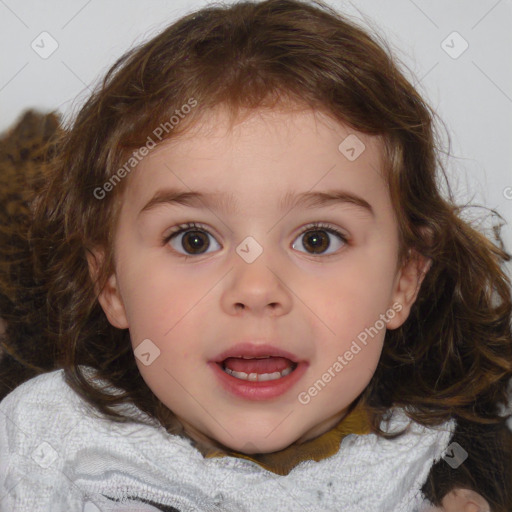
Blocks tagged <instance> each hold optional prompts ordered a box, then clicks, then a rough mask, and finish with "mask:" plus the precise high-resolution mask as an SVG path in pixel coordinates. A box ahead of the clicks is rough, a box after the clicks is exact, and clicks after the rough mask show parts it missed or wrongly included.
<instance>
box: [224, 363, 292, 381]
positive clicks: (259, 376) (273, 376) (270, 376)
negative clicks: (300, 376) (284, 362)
mask: <svg viewBox="0 0 512 512" xmlns="http://www.w3.org/2000/svg"><path fill="white" fill-rule="evenodd" d="M222 369H223V370H224V371H225V372H226V373H228V374H229V375H232V376H233V377H236V378H237V379H241V380H248V381H250V382H262V381H267V380H277V379H280V378H282V377H285V376H286V375H288V374H289V373H291V372H292V371H293V370H294V369H295V368H294V367H291V366H288V368H285V369H284V370H283V371H281V372H274V373H245V372H235V371H234V370H230V369H229V368H226V367H223V368H222Z"/></svg>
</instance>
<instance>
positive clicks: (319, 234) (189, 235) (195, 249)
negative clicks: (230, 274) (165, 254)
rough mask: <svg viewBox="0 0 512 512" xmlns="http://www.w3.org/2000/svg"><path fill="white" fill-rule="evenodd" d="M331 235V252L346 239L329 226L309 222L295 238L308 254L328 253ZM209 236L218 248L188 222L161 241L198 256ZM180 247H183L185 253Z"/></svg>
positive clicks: (203, 233) (200, 230)
mask: <svg viewBox="0 0 512 512" xmlns="http://www.w3.org/2000/svg"><path fill="white" fill-rule="evenodd" d="M306 235H307V236H306ZM333 236H334V237H336V238H337V243H338V244H340V245H339V246H338V247H336V242H335V244H334V245H335V247H334V251H333V252H336V250H338V249H340V247H342V246H343V245H345V244H346V243H347V242H348V241H347V238H346V237H345V236H344V235H342V234H341V233H340V232H339V231H338V230H337V229H335V228H333V227H331V226H325V225H322V224H311V225H309V226H306V228H305V229H304V230H303V231H302V233H301V234H300V235H299V236H298V237H297V238H296V239H295V240H299V241H300V245H301V246H302V247H303V248H305V249H306V251H307V252H309V253H310V254H320V255H330V254H332V253H325V251H326V250H327V249H329V248H331V238H332V237H333ZM210 238H211V239H212V240H214V243H215V244H217V247H213V250H218V249H220V245H219V243H218V242H217V241H216V240H215V238H214V237H213V235H212V234H211V233H209V232H208V231H207V230H206V229H204V228H201V227H199V226H198V225H196V224H194V223H190V224H186V225H181V226H178V229H177V230H176V231H174V232H172V233H171V234H169V235H167V236H166V237H165V238H164V240H163V242H164V244H167V243H170V244H171V246H172V247H173V249H175V250H176V251H177V252H178V253H180V254H181V255H184V256H186V255H191V256H200V255H202V254H207V252H208V249H209V248H210V241H209V239H210ZM298 245H299V244H298V243H297V242H295V243H293V244H292V248H293V249H297V246H298ZM180 249H184V250H185V253H183V252H182V251H181V250H180ZM210 252H211V251H210ZM301 252H302V251H301Z"/></svg>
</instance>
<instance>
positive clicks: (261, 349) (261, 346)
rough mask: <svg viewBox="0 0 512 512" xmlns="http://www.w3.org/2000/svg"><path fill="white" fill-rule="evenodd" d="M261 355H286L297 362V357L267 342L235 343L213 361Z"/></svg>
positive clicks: (219, 361) (220, 361) (218, 361)
mask: <svg viewBox="0 0 512 512" xmlns="http://www.w3.org/2000/svg"><path fill="white" fill-rule="evenodd" d="M244 356H245V357H261V356H274V357H286V358H287V359H290V361H292V362H294V363H298V362H299V358H298V357H297V356H296V355H295V354H292V353H291V352H288V351H287V350H283V349H281V348H278V347H275V346H273V345H270V344H268V343H250V342H248V343H247V342H246V343H237V344H236V345H233V346H232V347H230V348H228V349H227V350H225V351H224V352H222V353H221V354H219V355H218V356H216V357H215V358H214V359H213V362H214V363H222V361H224V360H225V359H227V358H228V357H244Z"/></svg>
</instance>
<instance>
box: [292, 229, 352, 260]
mask: <svg viewBox="0 0 512 512" xmlns="http://www.w3.org/2000/svg"><path fill="white" fill-rule="evenodd" d="M333 236H335V237H336V238H337V239H338V241H337V243H338V244H339V243H340V241H341V245H340V246H338V247H336V241H335V243H334V246H335V250H334V252H336V250H337V249H339V248H340V247H342V246H343V245H345V244H346V243H347V239H346V237H345V236H343V235H342V234H341V233H340V232H339V231H338V230H336V229H334V228H331V227H324V226H320V225H317V226H311V227H309V228H308V229H306V230H305V231H303V232H302V233H301V234H300V235H299V236H298V237H297V239H298V240H299V241H300V242H301V243H300V245H302V247H303V248H304V249H305V250H306V252H308V253H310V254H322V255H323V254H324V253H325V251H327V249H329V248H330V247H331V237H333ZM297 245H299V244H298V243H294V244H293V245H292V247H293V248H294V249H296V248H297ZM330 254H332V253H327V254H326V255H330Z"/></svg>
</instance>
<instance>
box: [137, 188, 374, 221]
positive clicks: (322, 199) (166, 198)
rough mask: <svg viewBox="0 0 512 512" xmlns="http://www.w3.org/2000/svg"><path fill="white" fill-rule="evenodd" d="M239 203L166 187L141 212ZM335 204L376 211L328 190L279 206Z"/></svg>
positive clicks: (287, 198) (292, 197)
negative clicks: (174, 207) (161, 207)
mask: <svg viewBox="0 0 512 512" xmlns="http://www.w3.org/2000/svg"><path fill="white" fill-rule="evenodd" d="M238 204H239V202H238V201H237V199H236V197H235V195H234V194H232V193H231V194H225V193H219V192H207V193H203V192H196V191H184V190H179V189H174V188H166V189H162V190H158V191H157V192H155V194H154V195H153V197H152V198H151V199H150V200H149V201H148V202H147V203H146V204H145V205H144V207H143V208H142V209H141V210H140V212H139V215H140V214H142V213H143V212H147V211H149V210H152V209H153V208H155V207H157V206H160V205H183V206H189V207H192V208H217V209H220V210H222V211H225V212H232V211H235V210H236V208H237V206H238ZM335 204H347V205H350V206H355V207H357V208H358V209H361V210H362V212H365V213H367V214H369V215H371V216H372V217H375V212H374V210H373V208H372V206H371V205H370V203H368V201H366V200H365V199H363V198H362V197H360V196H358V195H356V194H353V193H352V192H348V191H346V190H327V191H325V192H302V193H300V194H295V193H293V192H287V193H286V194H285V195H284V197H283V198H282V199H281V201H280V203H279V207H280V208H281V210H291V209H293V208H298V207H302V208H321V207H325V206H331V205H335Z"/></svg>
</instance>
